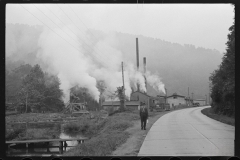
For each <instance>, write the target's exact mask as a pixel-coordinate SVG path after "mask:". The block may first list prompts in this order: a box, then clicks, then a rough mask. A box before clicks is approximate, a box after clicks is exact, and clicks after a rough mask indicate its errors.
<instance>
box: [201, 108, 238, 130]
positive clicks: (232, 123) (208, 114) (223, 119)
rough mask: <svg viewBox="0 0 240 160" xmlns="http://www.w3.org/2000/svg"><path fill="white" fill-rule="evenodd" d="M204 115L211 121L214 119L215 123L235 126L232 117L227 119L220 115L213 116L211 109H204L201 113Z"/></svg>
mask: <svg viewBox="0 0 240 160" xmlns="http://www.w3.org/2000/svg"><path fill="white" fill-rule="evenodd" d="M201 112H202V113H203V114H204V115H206V116H208V117H210V118H212V119H215V120H217V121H220V122H222V123H225V124H229V125H232V126H235V118H233V117H228V116H225V115H222V114H221V115H220V114H215V113H213V111H212V108H205V109H203V110H202V111H201Z"/></svg>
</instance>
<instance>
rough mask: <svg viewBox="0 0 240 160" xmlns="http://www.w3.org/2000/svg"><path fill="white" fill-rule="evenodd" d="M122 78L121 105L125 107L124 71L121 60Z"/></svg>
mask: <svg viewBox="0 0 240 160" xmlns="http://www.w3.org/2000/svg"><path fill="white" fill-rule="evenodd" d="M122 79H123V107H124V109H125V108H126V107H125V86H124V72H123V62H122Z"/></svg>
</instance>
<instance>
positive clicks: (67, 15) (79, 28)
mask: <svg viewBox="0 0 240 160" xmlns="http://www.w3.org/2000/svg"><path fill="white" fill-rule="evenodd" d="M57 6H58V5H57ZM58 8H59V9H60V10H61V11H62V12H63V13H64V14H65V15H66V16H67V18H68V19H70V21H71V22H72V23H73V24H74V25H75V23H74V22H73V21H72V19H71V18H70V17H69V16H68V15H67V14H66V12H64V11H63V10H62V9H61V7H59V6H58ZM75 26H76V27H77V28H78V30H79V31H80V32H82V31H81V29H80V28H79V27H78V26H77V25H75ZM87 29H88V28H87ZM82 33H83V32H82ZM88 40H89V39H88ZM86 45H87V44H86ZM94 48H95V49H97V50H98V48H97V47H95V46H94ZM98 51H99V50H98ZM99 52H100V51H99ZM100 53H101V52H100ZM97 56H100V55H98V54H97ZM100 57H102V56H100ZM101 60H102V59H101ZM110 63H112V64H113V62H112V61H110ZM105 64H106V63H105Z"/></svg>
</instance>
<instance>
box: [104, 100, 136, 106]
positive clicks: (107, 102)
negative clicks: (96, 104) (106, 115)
mask: <svg viewBox="0 0 240 160" xmlns="http://www.w3.org/2000/svg"><path fill="white" fill-rule="evenodd" d="M112 105H113V106H120V101H105V102H103V103H102V106H112ZM125 105H126V106H135V105H140V102H139V101H125Z"/></svg>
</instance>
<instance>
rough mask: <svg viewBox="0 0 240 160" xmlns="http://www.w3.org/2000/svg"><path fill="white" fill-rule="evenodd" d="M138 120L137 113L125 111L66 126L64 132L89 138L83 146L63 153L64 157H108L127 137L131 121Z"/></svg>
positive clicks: (80, 145) (131, 124)
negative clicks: (76, 133)
mask: <svg viewBox="0 0 240 160" xmlns="http://www.w3.org/2000/svg"><path fill="white" fill-rule="evenodd" d="M137 119H139V114H138V112H131V111H126V112H122V113H115V114H113V115H112V116H109V117H108V118H106V119H102V118H94V119H92V120H90V121H89V120H83V121H81V122H80V123H72V124H66V125H65V126H64V132H66V133H68V132H72V131H74V132H78V133H80V134H81V135H83V136H87V137H90V139H89V140H87V141H85V143H83V144H79V145H77V146H76V147H74V148H72V149H70V150H69V151H67V152H65V153H64V154H63V155H64V156H106V155H110V154H111V153H112V151H114V150H115V149H116V148H117V147H118V146H120V145H121V144H123V143H124V142H125V141H126V140H127V139H128V137H129V134H128V132H126V129H127V128H129V127H131V126H133V121H134V120H137Z"/></svg>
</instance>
